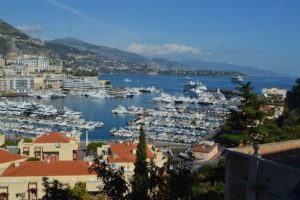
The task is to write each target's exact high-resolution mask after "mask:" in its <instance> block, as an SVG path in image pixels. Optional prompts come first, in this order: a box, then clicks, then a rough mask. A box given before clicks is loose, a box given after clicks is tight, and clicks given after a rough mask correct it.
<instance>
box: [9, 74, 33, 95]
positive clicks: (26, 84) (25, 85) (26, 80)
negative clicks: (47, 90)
mask: <svg viewBox="0 0 300 200" xmlns="http://www.w3.org/2000/svg"><path fill="white" fill-rule="evenodd" d="M4 89H5V91H6V92H16V93H27V92H32V91H33V90H34V79H33V78H32V77H30V76H27V77H26V76H24V77H23V76H20V77H6V78H4Z"/></svg>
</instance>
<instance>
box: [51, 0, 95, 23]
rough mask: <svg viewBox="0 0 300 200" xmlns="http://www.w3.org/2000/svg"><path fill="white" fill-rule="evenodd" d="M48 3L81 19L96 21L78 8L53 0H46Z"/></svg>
mask: <svg viewBox="0 0 300 200" xmlns="http://www.w3.org/2000/svg"><path fill="white" fill-rule="evenodd" d="M47 2H48V3H50V4H51V5H53V6H55V7H58V8H60V9H63V10H65V11H67V12H69V13H72V14H73V15H76V16H78V17H80V18H82V19H85V20H86V21H90V22H96V19H94V18H92V17H90V16H88V15H86V14H84V13H82V12H80V11H79V10H77V9H75V8H72V7H70V6H67V5H65V4H62V3H59V2H57V1H55V0H47Z"/></svg>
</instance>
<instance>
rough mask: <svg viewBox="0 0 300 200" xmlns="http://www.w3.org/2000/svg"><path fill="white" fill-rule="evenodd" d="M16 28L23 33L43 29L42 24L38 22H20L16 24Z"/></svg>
mask: <svg viewBox="0 0 300 200" xmlns="http://www.w3.org/2000/svg"><path fill="white" fill-rule="evenodd" d="M16 28H17V29H19V30H21V31H23V32H25V33H30V34H32V33H37V32H41V31H42V30H43V28H42V26H41V25H39V24H36V25H26V24H22V25H17V26H16Z"/></svg>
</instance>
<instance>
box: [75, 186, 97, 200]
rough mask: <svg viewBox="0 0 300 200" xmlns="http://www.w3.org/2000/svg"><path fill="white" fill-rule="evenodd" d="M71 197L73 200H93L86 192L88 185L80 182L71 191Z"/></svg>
mask: <svg viewBox="0 0 300 200" xmlns="http://www.w3.org/2000/svg"><path fill="white" fill-rule="evenodd" d="M70 195H71V196H72V198H73V199H78V200H92V198H91V196H90V195H89V193H88V191H87V190H86V183H84V182H78V183H76V184H75V186H74V188H71V189H70Z"/></svg>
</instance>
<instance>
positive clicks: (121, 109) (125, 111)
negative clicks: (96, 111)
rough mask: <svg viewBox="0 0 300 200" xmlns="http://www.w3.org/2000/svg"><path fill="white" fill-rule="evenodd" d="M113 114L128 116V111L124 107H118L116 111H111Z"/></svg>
mask: <svg viewBox="0 0 300 200" xmlns="http://www.w3.org/2000/svg"><path fill="white" fill-rule="evenodd" d="M111 112H112V113H113V114H126V113H127V110H126V108H125V107H124V106H122V105H118V106H117V107H116V108H115V109H113V110H112V111H111Z"/></svg>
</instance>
